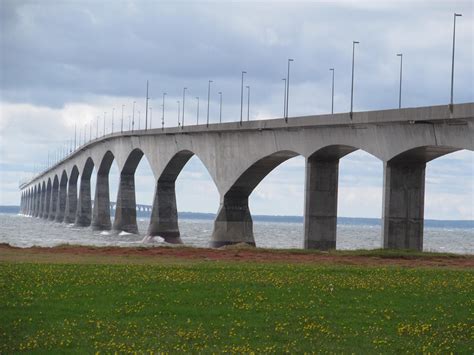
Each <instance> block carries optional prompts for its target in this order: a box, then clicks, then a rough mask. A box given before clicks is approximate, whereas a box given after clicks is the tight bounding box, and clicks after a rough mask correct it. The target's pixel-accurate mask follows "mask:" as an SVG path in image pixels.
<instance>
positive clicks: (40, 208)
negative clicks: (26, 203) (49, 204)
mask: <svg viewBox="0 0 474 355" xmlns="http://www.w3.org/2000/svg"><path fill="white" fill-rule="evenodd" d="M42 193H43V191H42V190H40V191H39V192H38V212H37V213H36V216H35V217H38V218H41V216H42V215H43V195H42Z"/></svg>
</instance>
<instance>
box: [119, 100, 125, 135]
mask: <svg viewBox="0 0 474 355" xmlns="http://www.w3.org/2000/svg"><path fill="white" fill-rule="evenodd" d="M124 108H125V105H122V123H121V124H120V133H123V109H124Z"/></svg>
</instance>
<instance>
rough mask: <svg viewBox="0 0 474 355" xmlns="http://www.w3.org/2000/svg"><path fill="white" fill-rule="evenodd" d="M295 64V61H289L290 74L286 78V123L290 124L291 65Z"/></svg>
mask: <svg viewBox="0 0 474 355" xmlns="http://www.w3.org/2000/svg"><path fill="white" fill-rule="evenodd" d="M291 62H293V59H288V73H287V76H286V114H285V122H288V102H289V97H290V63H291Z"/></svg>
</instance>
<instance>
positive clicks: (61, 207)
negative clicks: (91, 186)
mask: <svg viewBox="0 0 474 355" xmlns="http://www.w3.org/2000/svg"><path fill="white" fill-rule="evenodd" d="M67 182H68V177H67V173H66V170H63V172H62V173H61V178H60V179H59V194H58V203H57V212H56V222H60V223H61V222H63V221H64V216H65V210H66V200H67Z"/></svg>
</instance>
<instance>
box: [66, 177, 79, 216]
mask: <svg viewBox="0 0 474 355" xmlns="http://www.w3.org/2000/svg"><path fill="white" fill-rule="evenodd" d="M68 184H69V186H68V189H67V196H66V207H65V210H66V211H65V214H64V222H66V223H74V222H75V221H76V211H77V178H76V181H74V182H73V181H71V180H69V182H68Z"/></svg>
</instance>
